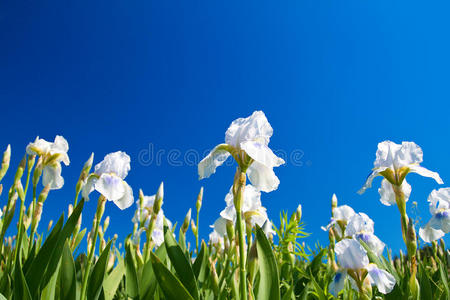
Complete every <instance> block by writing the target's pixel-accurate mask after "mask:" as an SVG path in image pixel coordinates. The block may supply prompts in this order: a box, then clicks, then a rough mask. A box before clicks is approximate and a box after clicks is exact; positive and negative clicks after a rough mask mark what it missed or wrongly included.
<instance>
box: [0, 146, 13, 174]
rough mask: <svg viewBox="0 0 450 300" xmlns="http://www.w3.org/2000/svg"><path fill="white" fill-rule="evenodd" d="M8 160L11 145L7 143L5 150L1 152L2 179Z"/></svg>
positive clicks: (0, 171)
mask: <svg viewBox="0 0 450 300" xmlns="http://www.w3.org/2000/svg"><path fill="white" fill-rule="evenodd" d="M10 160H11V145H8V147H6V150H5V152H3V159H2V165H1V168H0V180H2V178H3V177H4V176H5V174H6V171H8V168H9V162H10Z"/></svg>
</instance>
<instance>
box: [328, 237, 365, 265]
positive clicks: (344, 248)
mask: <svg viewBox="0 0 450 300" xmlns="http://www.w3.org/2000/svg"><path fill="white" fill-rule="evenodd" d="M334 250H335V252H336V258H337V261H338V263H339V265H340V266H341V267H342V268H344V269H355V270H358V269H362V268H364V267H365V266H367V265H368V264H369V258H368V257H367V252H366V250H364V248H363V247H362V246H361V244H360V243H359V242H358V241H356V240H354V239H343V240H341V241H340V242H338V243H337V244H336V245H335V248H334Z"/></svg>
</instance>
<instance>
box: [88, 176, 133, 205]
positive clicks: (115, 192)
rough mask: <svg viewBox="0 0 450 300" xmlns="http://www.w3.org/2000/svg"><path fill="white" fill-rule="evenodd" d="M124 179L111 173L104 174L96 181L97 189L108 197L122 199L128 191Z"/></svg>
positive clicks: (113, 199) (109, 198) (112, 199)
mask: <svg viewBox="0 0 450 300" xmlns="http://www.w3.org/2000/svg"><path fill="white" fill-rule="evenodd" d="M123 182H124V181H123V180H122V179H121V178H120V177H118V176H116V175H111V174H107V173H105V174H102V175H101V176H100V178H99V179H98V181H97V182H96V183H95V189H96V190H97V191H98V192H99V193H100V194H102V195H103V196H105V197H106V199H108V200H111V201H115V200H119V199H121V198H122V197H123V196H124V194H125V191H126V186H125V185H124V184H123Z"/></svg>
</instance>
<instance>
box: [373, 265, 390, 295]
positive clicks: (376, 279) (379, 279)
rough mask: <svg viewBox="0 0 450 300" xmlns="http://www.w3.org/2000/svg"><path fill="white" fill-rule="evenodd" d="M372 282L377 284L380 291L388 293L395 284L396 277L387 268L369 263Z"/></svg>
mask: <svg viewBox="0 0 450 300" xmlns="http://www.w3.org/2000/svg"><path fill="white" fill-rule="evenodd" d="M366 269H367V272H368V276H369V280H370V283H371V284H372V285H376V286H377V288H378V290H379V291H380V293H382V294H388V293H390V292H391V291H392V289H393V288H394V286H395V282H396V281H395V278H394V276H392V275H391V274H390V273H388V272H386V271H385V270H382V269H379V268H378V267H377V266H376V265H375V264H369V265H368V266H367V267H366Z"/></svg>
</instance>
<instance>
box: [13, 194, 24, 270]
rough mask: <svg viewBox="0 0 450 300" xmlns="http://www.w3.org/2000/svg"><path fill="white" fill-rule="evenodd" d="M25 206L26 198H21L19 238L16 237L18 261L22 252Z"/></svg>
mask: <svg viewBox="0 0 450 300" xmlns="http://www.w3.org/2000/svg"><path fill="white" fill-rule="evenodd" d="M24 207H25V199H20V211H19V232H18V233H17V239H16V251H15V256H14V257H15V258H14V262H16V261H17V260H18V259H19V254H20V253H19V252H20V249H19V248H20V245H21V243H22V224H23V213H24V212H23V211H24Z"/></svg>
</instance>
